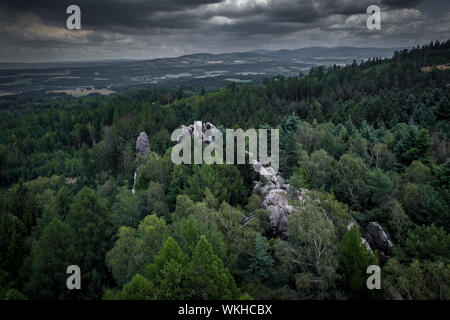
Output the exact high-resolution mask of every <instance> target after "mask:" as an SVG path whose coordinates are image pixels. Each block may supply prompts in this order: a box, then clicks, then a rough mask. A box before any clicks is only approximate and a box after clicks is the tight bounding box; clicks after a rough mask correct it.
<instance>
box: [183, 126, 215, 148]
mask: <svg viewBox="0 0 450 320" xmlns="http://www.w3.org/2000/svg"><path fill="white" fill-rule="evenodd" d="M180 129H181V134H180V135H179V136H178V138H177V144H178V143H180V142H181V141H183V139H184V137H185V136H188V135H193V136H194V137H197V138H200V139H202V140H203V142H205V143H207V144H209V143H212V142H213V137H212V136H210V135H208V134H207V130H214V129H217V128H216V127H215V126H214V125H213V124H212V123H210V122H206V123H202V122H201V121H196V122H195V123H194V124H193V125H192V124H191V125H189V126H187V127H186V126H184V125H182V126H181V128H180Z"/></svg>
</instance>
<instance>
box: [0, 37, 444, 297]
mask: <svg viewBox="0 0 450 320" xmlns="http://www.w3.org/2000/svg"><path fill="white" fill-rule="evenodd" d="M449 63H450V41H447V42H443V43H439V42H437V41H436V42H431V43H430V44H428V45H425V46H422V47H419V46H418V47H416V48H413V49H411V50H403V51H400V52H395V54H394V56H393V57H392V58H390V59H377V58H375V59H369V60H368V61H365V62H361V63H359V64H358V63H356V62H355V63H353V64H352V65H348V66H345V67H339V66H333V67H329V68H325V67H315V68H313V69H311V70H310V72H309V73H308V74H306V75H303V74H300V75H299V76H298V77H291V78H284V77H281V76H279V77H275V78H271V79H267V80H265V81H264V84H263V85H258V86H257V85H244V86H240V85H237V84H231V85H229V86H228V87H226V88H223V89H220V90H217V91H211V92H207V91H205V90H204V89H203V88H202V89H201V90H199V94H198V95H195V96H190V97H186V96H185V92H183V90H182V89H181V88H174V89H172V90H167V89H143V90H139V91H133V92H129V93H124V94H117V95H112V96H108V97H86V98H79V99H73V100H71V101H64V102H51V103H46V104H40V105H38V106H23V107H20V108H19V107H17V106H14V107H11V108H8V107H3V108H2V109H1V110H0V187H1V189H0V299H398V298H402V299H445V300H447V299H450V265H449V263H450V234H449V232H450V210H449V200H450V196H449V180H450V178H449V176H450V164H449V142H448V136H449V133H450V124H449V116H450V108H449V106H450V90H449V87H450V70H449V69H445V68H438V67H436V66H438V65H448V64H449ZM433 66H434V67H433ZM424 67H431V68H424ZM194 121H203V122H211V123H213V124H215V125H216V126H217V127H218V128H219V129H223V128H242V129H244V130H246V129H248V128H278V129H280V173H281V175H282V176H283V177H284V178H285V179H286V181H287V183H288V184H289V185H290V186H291V187H292V188H293V189H296V190H309V192H310V194H311V196H310V197H308V199H306V200H305V202H304V203H298V202H297V201H296V200H295V199H294V197H292V198H291V199H290V200H291V203H290V204H291V205H292V206H294V207H295V208H296V209H297V210H296V211H295V213H291V214H290V215H289V216H288V229H287V236H285V237H279V236H277V235H275V234H274V233H273V232H272V226H271V224H270V222H269V220H268V217H269V212H268V210H266V209H264V208H263V207H262V206H261V202H262V199H261V197H260V196H259V195H258V194H256V193H255V192H254V190H253V187H254V181H255V180H258V179H261V177H258V176H257V175H256V174H255V173H254V171H253V170H252V169H251V167H250V166H249V165H174V164H173V163H172V161H171V159H170V152H171V148H172V147H173V142H171V141H170V134H171V132H172V131H173V130H174V129H176V128H179V127H180V126H181V125H188V124H192V123H193V122H194ZM142 131H144V132H146V133H147V135H148V140H149V145H150V148H151V152H150V153H149V154H148V155H147V156H146V157H141V156H139V155H137V153H136V138H137V137H138V136H139V134H140V132H142ZM138 167H139V171H138V172H139V174H138V177H137V182H136V186H135V187H136V193H135V194H132V192H131V187H132V184H133V174H134V172H135V171H136V168H138ZM291 196H292V195H291ZM351 219H354V220H355V222H356V223H355V225H358V226H359V227H356V226H354V227H352V228H347V221H348V220H351ZM370 222H377V223H379V224H380V225H381V226H382V228H383V229H384V230H385V231H386V233H387V234H388V235H389V237H390V240H391V241H392V244H393V246H392V247H389V248H386V249H385V250H382V251H380V250H368V249H367V248H366V246H365V245H364V244H363V243H361V237H365V236H366V232H367V226H368V224H369V223H370ZM318 252H319V253H320V254H318ZM374 264H375V265H380V267H381V270H382V277H381V283H382V289H381V290H368V289H367V287H366V279H367V277H368V275H367V274H366V268H367V266H369V265H374ZM69 265H78V266H80V268H81V274H82V289H81V290H68V289H67V287H66V279H67V277H68V275H67V274H66V269H67V267H68V266H69Z"/></svg>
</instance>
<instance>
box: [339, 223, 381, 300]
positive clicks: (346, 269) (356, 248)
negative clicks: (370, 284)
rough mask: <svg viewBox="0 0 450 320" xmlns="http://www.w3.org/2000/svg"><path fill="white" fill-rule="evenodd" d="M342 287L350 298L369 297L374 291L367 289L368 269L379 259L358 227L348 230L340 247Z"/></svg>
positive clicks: (376, 263)
mask: <svg viewBox="0 0 450 320" xmlns="http://www.w3.org/2000/svg"><path fill="white" fill-rule="evenodd" d="M338 258H339V267H338V271H339V273H340V275H341V277H342V278H341V279H340V283H341V288H342V289H343V291H344V292H345V293H346V295H347V297H348V298H350V299H368V298H370V297H371V296H372V293H373V292H372V291H370V290H369V289H367V286H366V279H367V277H368V275H367V273H366V270H367V267H368V266H370V265H378V262H377V259H376V258H375V256H374V255H373V254H372V252H370V251H369V250H368V249H367V248H366V246H365V245H364V244H363V243H362V242H361V236H360V234H359V231H358V229H357V228H356V227H352V228H351V229H350V231H348V232H347V233H346V234H345V235H344V238H343V239H342V241H341V243H340V244H339V248H338Z"/></svg>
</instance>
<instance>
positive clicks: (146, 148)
mask: <svg viewBox="0 0 450 320" xmlns="http://www.w3.org/2000/svg"><path fill="white" fill-rule="evenodd" d="M136 151H137V152H138V153H139V154H140V155H141V156H142V157H145V156H146V155H147V154H148V153H149V152H150V144H149V143H148V137H147V134H146V133H145V132H141V133H140V135H139V137H138V138H137V140H136Z"/></svg>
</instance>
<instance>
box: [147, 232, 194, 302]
mask: <svg viewBox="0 0 450 320" xmlns="http://www.w3.org/2000/svg"><path fill="white" fill-rule="evenodd" d="M186 264H187V257H186V256H185V254H184V253H183V251H182V250H181V248H180V246H179V245H178V243H177V242H176V241H175V240H174V239H173V238H172V237H169V238H168V239H167V240H166V242H165V243H164V245H163V247H162V248H161V250H160V252H159V255H157V256H155V259H154V262H153V263H152V264H150V265H148V266H147V268H146V270H145V276H146V277H147V278H148V279H150V280H151V281H152V282H153V284H154V286H155V291H156V294H157V296H158V299H165V300H166V299H169V300H171V299H175V300H181V299H183V298H184V290H185V289H184V287H183V286H184V279H185V265H186Z"/></svg>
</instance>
